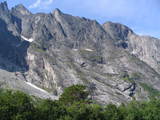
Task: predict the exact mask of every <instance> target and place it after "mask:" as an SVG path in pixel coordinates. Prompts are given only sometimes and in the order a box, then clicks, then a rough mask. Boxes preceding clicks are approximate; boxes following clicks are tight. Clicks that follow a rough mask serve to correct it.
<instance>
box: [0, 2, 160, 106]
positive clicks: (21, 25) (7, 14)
mask: <svg viewBox="0 0 160 120" xmlns="http://www.w3.org/2000/svg"><path fill="white" fill-rule="evenodd" d="M2 12H3V14H2ZM0 25H1V26H2V27H1V29H0V36H1V37H0V67H1V70H0V81H1V83H2V84H1V86H2V87H7V88H14V89H18V90H22V91H25V92H27V93H29V94H31V95H35V96H38V97H42V98H51V99H57V98H58V96H59V95H60V94H61V93H62V92H63V89H64V88H65V87H68V86H70V85H73V84H84V85H86V86H89V87H88V88H89V89H91V90H90V92H91V95H92V98H94V99H95V100H96V101H97V102H99V103H101V104H106V103H114V104H120V103H126V102H128V101H131V100H132V99H137V100H147V99H149V97H150V95H151V94H152V93H151V92H152V91H150V90H147V89H146V88H144V87H145V86H147V87H149V88H150V89H152V90H154V91H156V92H158V91H159V90H160V89H159V88H160V87H159V86H160V80H159V79H160V73H159V60H160V59H159V48H160V47H159V40H158V39H156V38H152V37H143V36H138V35H136V34H135V33H134V32H133V31H132V30H131V29H130V28H128V27H127V26H124V25H121V24H118V23H112V22H107V23H105V24H104V25H100V24H99V23H98V22H96V21H94V20H89V19H86V18H80V17H74V16H71V15H68V14H64V13H63V12H61V11H60V10H59V9H56V10H55V11H53V12H52V13H49V14H44V13H37V14H32V13H31V12H29V11H28V10H27V9H26V8H25V7H24V6H23V5H17V6H16V7H14V8H12V9H11V10H9V9H8V7H7V4H6V2H4V3H1V4H0ZM93 85H94V87H90V86H93ZM155 96H156V95H155Z"/></svg>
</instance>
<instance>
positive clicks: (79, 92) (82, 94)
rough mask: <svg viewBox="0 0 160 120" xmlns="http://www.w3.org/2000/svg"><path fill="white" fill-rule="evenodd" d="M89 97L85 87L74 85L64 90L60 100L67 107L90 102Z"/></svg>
mask: <svg viewBox="0 0 160 120" xmlns="http://www.w3.org/2000/svg"><path fill="white" fill-rule="evenodd" d="M88 95H89V93H88V91H86V87H85V86H84V85H73V86H70V87H68V88H65V89H64V92H63V94H62V95H61V96H60V99H59V100H60V102H61V103H63V104H65V105H71V104H73V103H74V102H88V99H87V98H88Z"/></svg>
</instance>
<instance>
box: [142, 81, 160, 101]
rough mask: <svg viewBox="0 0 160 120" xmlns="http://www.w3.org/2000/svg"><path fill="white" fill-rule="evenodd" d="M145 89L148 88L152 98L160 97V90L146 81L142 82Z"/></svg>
mask: <svg viewBox="0 0 160 120" xmlns="http://www.w3.org/2000/svg"><path fill="white" fill-rule="evenodd" d="M140 85H141V86H142V87H143V89H144V90H146V91H147V92H148V93H149V95H150V97H151V98H155V97H160V92H159V91H158V90H156V89H154V88H153V87H152V86H149V85H147V84H145V83H140Z"/></svg>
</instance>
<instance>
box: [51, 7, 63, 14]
mask: <svg viewBox="0 0 160 120" xmlns="http://www.w3.org/2000/svg"><path fill="white" fill-rule="evenodd" d="M53 14H57V15H60V14H62V11H61V10H60V9H58V8H56V9H55V10H54V11H53Z"/></svg>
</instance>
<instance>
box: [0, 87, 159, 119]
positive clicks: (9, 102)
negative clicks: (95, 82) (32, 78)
mask: <svg viewBox="0 0 160 120" xmlns="http://www.w3.org/2000/svg"><path fill="white" fill-rule="evenodd" d="M88 95H89V94H88V91H87V90H86V87H85V86H83V85H73V86H71V87H69V88H66V89H65V90H64V93H63V94H62V95H61V97H60V99H59V100H58V101H52V100H41V99H37V98H35V97H31V96H28V95H26V94H24V93H22V92H19V91H8V90H0V120H160V109H159V108H160V100H159V99H154V100H151V101H147V102H137V101H132V102H131V103H129V104H127V105H124V104H122V105H120V106H115V105H113V104H109V105H106V106H101V105H98V104H94V103H93V102H92V101H91V100H89V99H88Z"/></svg>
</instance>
